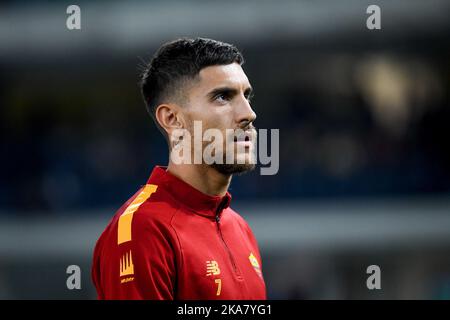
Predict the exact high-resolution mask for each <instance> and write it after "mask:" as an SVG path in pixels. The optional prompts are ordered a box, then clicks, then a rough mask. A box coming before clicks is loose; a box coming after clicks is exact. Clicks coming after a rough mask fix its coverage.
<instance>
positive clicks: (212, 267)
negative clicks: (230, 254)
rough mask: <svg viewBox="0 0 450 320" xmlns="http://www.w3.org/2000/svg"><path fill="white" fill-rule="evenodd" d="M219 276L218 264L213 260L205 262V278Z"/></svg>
mask: <svg viewBox="0 0 450 320" xmlns="http://www.w3.org/2000/svg"><path fill="white" fill-rule="evenodd" d="M219 274H220V269H219V264H218V263H217V261H215V260H211V261H206V275H207V276H211V275H214V276H217V275H219Z"/></svg>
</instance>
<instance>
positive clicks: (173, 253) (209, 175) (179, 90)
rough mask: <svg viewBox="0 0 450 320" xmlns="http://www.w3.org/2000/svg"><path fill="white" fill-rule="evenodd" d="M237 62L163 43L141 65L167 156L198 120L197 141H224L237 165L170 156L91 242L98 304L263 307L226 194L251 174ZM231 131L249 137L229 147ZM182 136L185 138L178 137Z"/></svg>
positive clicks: (247, 246) (184, 42) (209, 44)
mask: <svg viewBox="0 0 450 320" xmlns="http://www.w3.org/2000/svg"><path fill="white" fill-rule="evenodd" d="M243 63H244V59H243V56H242V54H241V53H240V52H239V51H238V50H237V49H236V47H235V46H233V45H230V44H227V43H223V42H219V41H215V40H211V39H203V38H197V39H179V40H175V41H173V42H169V43H166V44H164V45H163V46H162V47H161V48H160V49H159V50H158V51H157V52H156V54H155V55H154V57H153V59H152V61H151V62H150V64H149V65H148V66H147V67H146V70H145V72H144V75H143V77H142V83H141V89H142V93H143V97H144V100H145V103H146V106H147V109H148V111H149V113H150V115H151V116H152V118H153V120H154V121H155V123H156V125H157V126H158V128H159V129H160V130H161V132H162V133H163V135H164V136H165V138H166V140H167V141H168V144H169V156H171V154H172V153H173V152H176V151H177V150H178V149H177V148H179V146H180V145H181V144H182V143H183V139H184V142H186V141H187V140H192V141H193V140H194V139H195V134H196V132H195V130H194V128H195V123H194V121H195V122H197V121H199V122H200V123H201V124H202V132H200V133H203V132H205V130H207V129H216V132H217V131H218V132H220V133H222V134H223V136H224V139H223V147H224V150H232V152H234V155H235V157H234V162H232V163H227V161H216V162H214V163H210V164H207V163H206V162H205V161H201V163H194V161H191V162H189V161H184V162H181V163H176V162H175V161H173V158H172V157H170V160H169V164H168V166H167V167H161V166H156V167H155V168H154V169H153V172H152V174H151V176H150V178H149V179H148V182H147V184H146V185H144V186H143V187H142V188H141V189H139V190H138V191H137V192H136V194H135V195H134V196H132V197H131V198H130V199H129V200H128V201H127V202H126V203H125V204H124V205H123V206H122V207H121V208H120V209H119V210H118V211H117V213H116V214H115V215H114V217H113V218H112V220H111V222H110V223H109V225H108V226H107V227H106V229H105V231H104V232H103V233H102V235H101V236H100V238H99V240H98V241H97V244H96V247H95V250H94V257H93V266H92V278H93V282H94V284H95V287H96V289H97V293H98V298H99V299H164V300H173V299H183V300H188V299H195V300H197V299H266V288H265V283H264V279H263V274H262V269H261V256H260V252H259V249H258V244H257V242H256V239H255V237H254V235H253V233H252V231H251V229H250V227H249V226H248V225H247V223H246V222H245V220H244V219H243V218H242V217H241V216H240V215H239V214H238V213H236V212H235V211H234V210H233V209H231V208H230V201H231V195H230V193H229V192H228V191H227V190H228V187H229V185H230V182H231V178H232V175H233V174H239V173H243V172H246V171H249V170H252V169H253V168H254V166H255V164H254V162H252V161H250V159H251V156H250V155H249V153H251V150H252V148H254V147H255V146H254V143H255V137H256V130H255V128H254V126H253V121H254V120H255V118H256V114H255V112H254V111H253V110H252V108H251V106H250V101H249V99H250V96H251V93H252V87H251V85H250V83H249V80H248V79H247V76H246V75H245V73H244V71H243V69H242V67H241V65H242V64H243ZM230 129H231V132H232V133H233V132H235V131H237V130H238V129H240V130H242V131H243V132H245V133H246V135H245V137H246V138H244V136H243V135H234V138H232V139H225V138H227V137H229V135H230V133H229V132H230ZM180 130H181V132H183V131H182V130H185V131H184V132H186V134H187V135H186V136H183V135H181V136H180V135H179V134H175V132H180ZM197 134H198V132H197ZM174 137H178V138H174ZM180 143H181V144H180ZM204 143H205V142H204V141H202V146H203V145H204ZM239 145H240V146H241V148H237V146H239ZM235 147H236V148H235ZM196 152H198V151H192V152H191V155H192V158H194V157H195V153H196ZM225 154H226V152H225V151H224V152H223V155H224V158H225ZM186 155H187V154H185V156H186ZM192 160H193V159H192ZM239 160H240V161H239Z"/></svg>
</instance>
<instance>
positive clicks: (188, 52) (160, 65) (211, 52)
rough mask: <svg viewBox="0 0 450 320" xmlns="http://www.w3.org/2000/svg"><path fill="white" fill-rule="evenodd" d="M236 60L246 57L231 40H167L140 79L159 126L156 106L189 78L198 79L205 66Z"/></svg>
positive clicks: (147, 104)
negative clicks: (226, 41) (229, 41)
mask: <svg viewBox="0 0 450 320" xmlns="http://www.w3.org/2000/svg"><path fill="white" fill-rule="evenodd" d="M234 62H236V63H239V64H240V65H242V64H243V63H244V57H243V56H242V54H241V53H240V52H239V50H238V49H237V48H236V47H235V46H234V45H231V44H229V43H225V42H220V41H216V40H212V39H205V38H196V39H188V38H182V39H177V40H174V41H171V42H168V43H165V44H163V45H162V46H161V47H160V48H159V49H158V51H157V52H156V53H155V55H154V56H153V58H152V60H151V61H150V63H149V64H148V65H147V66H146V67H145V69H144V72H143V75H142V79H141V83H140V86H141V92H142V95H143V97H144V101H145V104H146V107H147V110H148V112H149V113H150V115H151V116H152V118H153V120H154V121H155V123H156V125H157V126H158V128H159V129H161V128H160V126H159V124H158V121H157V120H156V116H155V111H156V108H157V107H158V105H160V104H161V103H164V102H169V101H170V100H172V99H174V97H176V95H177V94H178V93H179V92H180V88H181V87H182V86H183V84H185V83H186V80H192V79H195V77H197V76H198V74H199V72H200V70H202V69H203V68H206V67H209V66H214V65H227V64H231V63H234ZM162 131H163V130H162Z"/></svg>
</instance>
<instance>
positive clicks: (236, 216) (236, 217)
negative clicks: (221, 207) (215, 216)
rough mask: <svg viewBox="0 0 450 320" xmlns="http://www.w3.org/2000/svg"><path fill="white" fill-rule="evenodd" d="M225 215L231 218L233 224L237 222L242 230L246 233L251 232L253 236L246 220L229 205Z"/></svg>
mask: <svg viewBox="0 0 450 320" xmlns="http://www.w3.org/2000/svg"><path fill="white" fill-rule="evenodd" d="M227 215H228V218H229V219H230V220H232V221H233V222H234V223H235V224H237V225H238V226H239V227H240V228H241V229H242V230H244V231H245V232H246V233H248V234H251V235H252V236H253V232H252V229H251V228H250V226H249V224H248V223H247V221H246V220H245V219H244V217H242V216H241V215H240V214H239V213H237V212H236V211H235V210H233V209H232V208H231V207H229V208H227Z"/></svg>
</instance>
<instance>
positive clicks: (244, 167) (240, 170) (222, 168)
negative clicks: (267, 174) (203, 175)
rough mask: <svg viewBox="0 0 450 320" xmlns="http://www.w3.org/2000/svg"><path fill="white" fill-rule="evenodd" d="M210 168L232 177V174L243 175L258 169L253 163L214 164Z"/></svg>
mask: <svg viewBox="0 0 450 320" xmlns="http://www.w3.org/2000/svg"><path fill="white" fill-rule="evenodd" d="M210 166H211V167H212V168H214V169H215V170H216V171H218V172H219V173H221V174H223V175H231V174H237V175H241V174H244V173H246V172H249V171H252V170H253V169H255V167H256V165H255V164H253V163H243V164H226V163H223V164H219V163H213V164H211V165H210Z"/></svg>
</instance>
